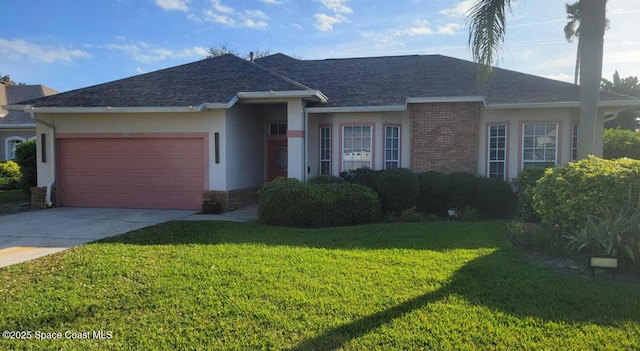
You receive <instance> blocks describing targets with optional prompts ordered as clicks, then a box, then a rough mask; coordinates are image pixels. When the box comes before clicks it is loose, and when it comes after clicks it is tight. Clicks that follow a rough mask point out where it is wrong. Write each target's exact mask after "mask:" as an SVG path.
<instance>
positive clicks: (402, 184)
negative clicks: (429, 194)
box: [375, 168, 420, 213]
mask: <svg viewBox="0 0 640 351" xmlns="http://www.w3.org/2000/svg"><path fill="white" fill-rule="evenodd" d="M375 180H376V183H375V190H376V192H377V193H378V196H379V197H380V201H381V203H382V212H384V213H401V212H402V211H404V210H407V209H410V208H412V207H416V205H417V203H418V193H419V192H420V182H419V181H418V176H416V174H415V173H413V172H412V171H410V170H408V169H406V168H396V169H389V170H384V171H381V172H380V173H379V174H378V175H377V177H376V179H375Z"/></svg>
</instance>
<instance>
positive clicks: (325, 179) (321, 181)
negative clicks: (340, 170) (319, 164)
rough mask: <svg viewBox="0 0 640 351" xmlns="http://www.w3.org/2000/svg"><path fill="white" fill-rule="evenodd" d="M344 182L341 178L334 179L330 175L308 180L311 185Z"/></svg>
mask: <svg viewBox="0 0 640 351" xmlns="http://www.w3.org/2000/svg"><path fill="white" fill-rule="evenodd" d="M342 182H343V180H342V178H340V177H334V176H332V175H330V174H323V175H319V176H317V177H313V178H310V179H309V180H307V183H309V184H333V183H342Z"/></svg>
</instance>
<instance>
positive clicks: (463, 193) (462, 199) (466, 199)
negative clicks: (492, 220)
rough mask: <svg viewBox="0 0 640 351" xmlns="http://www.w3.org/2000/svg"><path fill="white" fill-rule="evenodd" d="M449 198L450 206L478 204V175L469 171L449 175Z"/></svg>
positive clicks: (472, 205) (448, 204)
mask: <svg viewBox="0 0 640 351" xmlns="http://www.w3.org/2000/svg"><path fill="white" fill-rule="evenodd" d="M448 178H449V200H448V201H447V207H448V208H458V209H460V208H466V207H475V206H476V184H477V183H478V179H479V178H478V177H477V176H475V175H473V174H471V173H467V172H456V173H451V174H449V175H448Z"/></svg>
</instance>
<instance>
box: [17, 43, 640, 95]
mask: <svg viewBox="0 0 640 351" xmlns="http://www.w3.org/2000/svg"><path fill="white" fill-rule="evenodd" d="M476 67H477V65H476V64H475V63H473V62H470V61H465V60H461V59H457V58H452V57H447V56H442V55H421V56H420V55H414V56H388V57H368V58H349V59H326V60H298V59H294V58H291V57H289V56H286V55H283V54H275V55H270V56H267V57H264V58H261V59H257V60H256V61H255V64H253V63H251V62H248V61H246V60H243V59H240V58H238V57H236V56H233V55H224V56H220V57H216V58H211V59H205V60H201V61H197V62H193V63H189V64H185V65H181V66H176V67H171V68H167V69H163V70H160V71H155V72H151V73H147V74H142V75H138V76H134V77H130V78H126V79H121V80H117V81H113V82H109V83H104V84H100V85H95V86H91V87H88V88H83V89H78V90H74V91H70V92H67V93H62V94H58V95H55V96H50V97H45V98H40V99H36V100H31V101H26V102H23V104H30V105H32V106H35V107H107V106H110V107H152V106H153V107H175V106H199V105H201V104H204V103H228V102H229V101H231V100H232V99H233V98H234V97H235V96H236V94H237V93H238V92H266V91H304V90H319V91H321V92H322V93H324V95H326V96H327V97H328V98H329V102H328V103H323V104H318V106H327V107H352V106H384V105H404V104H405V103H406V101H407V98H410V97H413V98H440V97H463V96H464V97H467V96H483V97H484V100H485V103H486V104H488V105H491V104H509V103H546V102H576V101H579V95H578V94H579V91H578V89H579V87H578V86H577V85H574V84H570V83H566V82H561V81H556V80H552V79H547V78H542V77H538V76H534V75H530V74H525V73H520V72H515V71H510V70H506V69H500V68H498V69H496V74H495V76H494V78H493V80H492V81H491V83H490V85H489V86H488V88H487V89H486V90H485V91H478V90H476V88H475V81H476ZM601 99H602V100H615V101H619V100H635V99H634V98H632V97H628V96H624V95H619V94H614V93H608V92H602V93H601Z"/></svg>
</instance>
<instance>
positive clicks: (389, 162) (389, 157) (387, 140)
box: [384, 126, 400, 169]
mask: <svg viewBox="0 0 640 351" xmlns="http://www.w3.org/2000/svg"><path fill="white" fill-rule="evenodd" d="M394 168H400V127H391V126H386V127H384V169H394Z"/></svg>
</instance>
